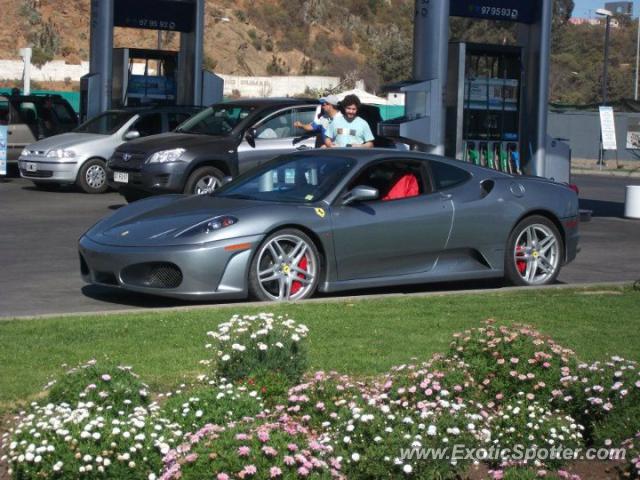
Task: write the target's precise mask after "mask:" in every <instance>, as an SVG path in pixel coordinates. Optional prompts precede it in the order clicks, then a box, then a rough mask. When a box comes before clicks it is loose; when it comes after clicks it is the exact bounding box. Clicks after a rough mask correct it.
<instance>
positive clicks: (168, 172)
mask: <svg viewBox="0 0 640 480" xmlns="http://www.w3.org/2000/svg"><path fill="white" fill-rule="evenodd" d="M187 168H188V164H187V163H185V162H172V163H164V164H155V165H151V164H144V165H142V166H141V167H140V168H131V167H129V166H128V165H122V164H120V163H113V162H109V163H108V164H107V181H108V182H109V186H110V187H111V188H113V189H115V190H118V191H120V192H122V193H124V192H126V191H131V192H144V193H147V194H164V193H182V191H183V190H184V183H185V176H186V174H187ZM114 172H121V173H126V174H127V177H128V181H127V182H126V183H122V182H116V181H114V175H113V174H114Z"/></svg>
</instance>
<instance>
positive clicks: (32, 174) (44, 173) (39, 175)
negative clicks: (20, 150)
mask: <svg viewBox="0 0 640 480" xmlns="http://www.w3.org/2000/svg"><path fill="white" fill-rule="evenodd" d="M20 173H21V174H22V175H23V176H25V177H29V178H50V177H53V172H52V171H51V170H38V171H37V172H27V171H26V170H25V169H24V168H21V169H20Z"/></svg>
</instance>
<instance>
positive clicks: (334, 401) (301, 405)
mask: <svg viewBox="0 0 640 480" xmlns="http://www.w3.org/2000/svg"><path fill="white" fill-rule="evenodd" d="M362 387H363V384H356V383H355V382H354V381H353V380H351V379H350V378H349V377H348V376H346V375H339V374H338V373H336V372H329V373H325V372H316V373H315V374H314V375H313V376H312V377H311V378H310V379H309V380H308V381H306V382H304V383H301V384H299V385H296V386H294V387H292V388H291V389H290V390H289V392H288V397H287V407H286V411H287V413H288V414H290V415H295V416H296V417H299V418H301V419H302V421H304V422H306V423H308V424H309V425H311V426H312V427H313V428H318V429H319V428H323V429H327V428H329V427H330V426H331V425H332V424H334V423H335V422H336V421H337V420H338V419H339V418H340V417H341V416H345V415H346V414H348V413H349V412H350V409H351V408H354V407H356V406H358V405H363V404H364V400H363V398H362V392H361V390H360V388H362Z"/></svg>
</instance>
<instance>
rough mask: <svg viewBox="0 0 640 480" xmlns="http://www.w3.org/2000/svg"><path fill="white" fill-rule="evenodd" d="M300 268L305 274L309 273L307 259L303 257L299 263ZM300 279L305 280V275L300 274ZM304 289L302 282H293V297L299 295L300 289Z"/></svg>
mask: <svg viewBox="0 0 640 480" xmlns="http://www.w3.org/2000/svg"><path fill="white" fill-rule="evenodd" d="M297 266H298V268H300V269H302V270H304V271H305V272H306V271H307V257H306V256H305V257H302V260H300V262H298V265H297ZM298 278H304V275H302V274H301V273H299V274H298ZM301 288H302V282H297V281H295V280H294V281H293V282H292V283H291V295H295V294H296V293H298V292H299V291H300V289H301Z"/></svg>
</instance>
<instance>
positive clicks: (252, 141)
mask: <svg viewBox="0 0 640 480" xmlns="http://www.w3.org/2000/svg"><path fill="white" fill-rule="evenodd" d="M257 133H258V132H257V131H256V129H255V128H250V129H249V130H247V132H246V133H245V134H244V138H245V140H246V141H247V143H248V144H249V145H251V147H253V148H256V135H257Z"/></svg>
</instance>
